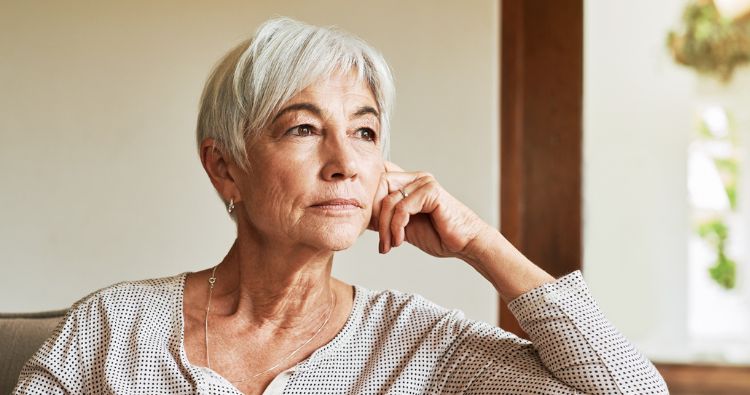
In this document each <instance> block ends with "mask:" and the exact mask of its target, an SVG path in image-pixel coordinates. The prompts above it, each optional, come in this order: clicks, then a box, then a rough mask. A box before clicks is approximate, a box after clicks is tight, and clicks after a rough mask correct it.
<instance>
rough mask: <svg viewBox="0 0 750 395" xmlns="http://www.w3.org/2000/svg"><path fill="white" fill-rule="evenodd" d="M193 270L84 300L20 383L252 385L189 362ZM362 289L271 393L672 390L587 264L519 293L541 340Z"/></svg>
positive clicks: (530, 328)
mask: <svg viewBox="0 0 750 395" xmlns="http://www.w3.org/2000/svg"><path fill="white" fill-rule="evenodd" d="M185 276H186V273H183V274H180V275H177V276H173V277H167V278H161V279H154V280H143V281H133V282H123V283H119V284H116V285H113V286H110V287H108V288H105V289H102V290H99V291H97V292H94V293H93V294H91V295H89V296H87V297H85V298H84V299H82V300H80V301H78V302H76V303H75V304H74V305H73V307H72V308H71V309H70V311H69V312H68V314H67V316H66V317H65V319H64V320H63V321H62V322H61V323H60V325H59V326H58V327H57V328H56V329H55V330H54V332H53V334H52V336H51V337H50V338H49V339H48V340H47V341H46V342H45V343H44V345H43V346H42V347H41V348H40V349H39V351H37V353H36V354H35V355H34V356H33V357H32V358H31V359H30V360H29V361H28V362H27V363H26V365H25V366H24V367H23V369H22V371H21V375H20V378H19V382H18V384H17V386H16V388H15V390H14V393H15V394H63V393H72V394H111V393H113V394H157V393H158V394H240V393H241V392H240V391H238V390H237V388H235V387H234V386H232V384H231V383H229V382H228V381H227V380H226V379H224V378H223V377H221V376H220V375H219V374H217V373H216V372H213V371H212V370H210V369H208V368H205V367H200V366H195V365H191V364H190V363H189V362H188V360H187V357H186V354H185V348H184V344H183V339H184V322H183V315H182V295H183V287H184V284H185ZM354 289H355V300H354V307H353V309H352V313H351V315H350V317H349V319H348V321H347V322H346V324H345V325H344V328H343V329H342V330H341V331H340V332H339V333H338V335H336V337H335V338H334V339H333V340H331V341H330V342H329V343H328V344H327V345H325V346H323V347H321V348H320V349H318V350H316V351H315V352H314V353H313V354H312V355H311V356H310V357H309V358H307V359H306V360H304V361H302V362H300V363H299V364H297V365H296V366H294V367H293V368H291V369H289V370H286V371H284V372H281V373H280V374H279V375H278V376H276V377H275V379H274V380H273V381H272V382H271V384H270V385H269V386H268V388H267V389H266V392H265V393H267V394H580V393H585V394H666V393H668V391H667V387H666V385H665V384H664V381H663V380H662V378H661V376H660V375H659V373H658V372H657V371H656V369H654V366H653V365H652V364H651V363H650V362H649V361H648V360H647V359H646V358H644V357H643V356H642V355H641V354H639V353H638V351H637V350H636V349H635V348H634V347H633V345H632V344H630V343H629V342H628V341H627V340H625V338H623V336H622V335H621V334H620V333H619V332H618V331H617V330H616V329H615V328H614V327H613V326H612V324H610V322H609V321H607V320H606V319H605V318H604V316H603V315H602V312H601V311H600V310H599V308H598V307H597V305H596V303H595V302H594V301H593V299H592V298H591V295H590V294H589V292H588V289H587V287H586V285H585V283H584V281H583V279H582V277H581V274H580V272H574V273H571V274H569V275H567V276H565V277H562V278H561V279H559V280H557V281H556V282H554V283H551V284H545V285H543V286H541V287H539V288H536V289H534V290H532V291H529V292H528V293H526V294H524V295H521V296H520V297H518V298H517V299H515V300H514V301H512V302H511V303H510V305H509V307H510V309H511V311H512V312H513V314H514V315H515V316H516V317H517V318H518V319H519V322H520V323H521V326H522V327H523V328H524V330H525V331H526V332H527V333H528V334H529V337H530V338H531V341H526V340H523V339H519V338H517V337H515V336H514V335H512V334H510V333H507V332H505V331H503V330H502V329H500V328H497V327H495V326H494V325H490V324H488V323H484V322H479V321H473V320H470V319H467V318H465V317H464V315H463V313H462V312H461V311H459V310H448V309H445V308H443V307H440V306H437V305H435V304H434V303H431V302H429V301H427V300H425V299H424V298H422V297H421V296H419V295H413V294H406V293H401V292H398V291H383V292H375V291H371V290H367V289H365V288H363V287H360V286H355V287H354Z"/></svg>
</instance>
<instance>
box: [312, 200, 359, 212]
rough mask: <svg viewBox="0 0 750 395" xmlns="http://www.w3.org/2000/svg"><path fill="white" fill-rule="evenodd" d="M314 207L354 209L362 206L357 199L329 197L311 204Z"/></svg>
mask: <svg viewBox="0 0 750 395" xmlns="http://www.w3.org/2000/svg"><path fill="white" fill-rule="evenodd" d="M312 207H314V208H319V209H324V210H355V209H360V208H362V203H360V202H359V200H357V199H340V198H339V199H330V200H325V201H322V202H319V203H316V204H314V205H312Z"/></svg>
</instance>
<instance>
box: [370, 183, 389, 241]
mask: <svg viewBox="0 0 750 395" xmlns="http://www.w3.org/2000/svg"><path fill="white" fill-rule="evenodd" d="M386 196H388V180H386V179H385V173H383V174H381V176H380V181H379V182H378V187H377V189H376V190H375V197H374V199H373V201H372V213H371V214H370V223H369V224H368V226H367V229H370V230H374V231H377V230H378V228H379V220H380V210H381V205H382V201H383V199H384V198H385V197H386Z"/></svg>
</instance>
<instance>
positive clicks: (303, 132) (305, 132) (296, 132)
mask: <svg viewBox="0 0 750 395" xmlns="http://www.w3.org/2000/svg"><path fill="white" fill-rule="evenodd" d="M287 134H291V135H293V136H300V137H305V136H310V135H312V134H313V127H312V126H311V125H299V126H295V127H293V128H291V129H289V130H288V131H287Z"/></svg>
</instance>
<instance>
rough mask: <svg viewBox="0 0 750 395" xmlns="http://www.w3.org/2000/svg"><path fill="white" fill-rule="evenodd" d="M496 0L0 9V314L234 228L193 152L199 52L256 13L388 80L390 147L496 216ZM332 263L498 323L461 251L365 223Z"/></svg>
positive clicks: (353, 276)
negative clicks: (333, 46) (324, 41)
mask: <svg viewBox="0 0 750 395" xmlns="http://www.w3.org/2000/svg"><path fill="white" fill-rule="evenodd" d="M497 8H498V5H497V2H496V1H493V0H482V1H480V0H473V1H470V2H456V1H449V0H446V1H434V0H420V1H415V0H411V1H397V0H389V1H379V2H366V1H343V0H341V1H316V2H309V1H301V0H300V1H285V2H276V1H270V0H269V1H252V2H250V1H220V2H184V1H158V2H151V1H130V2H118V4H116V5H115V4H114V3H113V2H86V1H68V2H56V1H39V2H10V3H5V4H3V6H2V10H0V53H1V54H2V56H0V137H1V140H0V188H1V191H2V192H1V193H0V264H1V265H2V272H1V273H2V275H0V311H29V310H42V309H52V308H61V307H64V306H67V305H70V304H71V303H72V302H74V301H75V300H77V299H78V298H80V297H82V296H83V295H85V294H86V293H88V292H90V291H92V290H95V289H98V288H101V287H104V286H107V285H109V284H112V283H114V282H117V281H121V280H130V279H141V278H149V277H157V276H166V275H171V274H176V273H179V272H182V271H193V270H200V269H203V268H206V267H208V266H210V265H213V264H215V263H216V262H217V261H218V260H220V259H221V258H222V257H223V255H224V253H225V252H226V250H227V248H228V246H229V245H230V244H231V242H232V240H233V237H234V230H233V226H232V223H231V222H230V221H229V219H228V218H227V216H226V215H225V213H224V209H223V207H222V205H221V203H220V202H219V200H218V199H217V197H216V196H215V193H214V191H213V190H212V187H211V185H210V183H209V182H208V180H207V177H206V176H205V174H204V172H203V170H202V168H201V166H200V163H199V161H198V158H197V155H196V149H195V143H194V137H193V136H194V124H195V119H196V111H197V105H198V98H199V95H200V91H201V88H202V84H203V82H204V81H205V78H206V77H207V75H208V72H209V70H210V68H211V67H212V65H213V64H214V63H215V62H216V61H217V60H218V58H219V57H220V56H221V55H222V54H223V53H224V52H225V51H226V50H228V49H229V48H230V47H232V46H233V45H234V44H236V43H237V42H239V41H240V40H242V39H244V38H246V37H248V36H249V35H251V34H252V32H253V31H254V30H255V28H256V27H257V26H258V25H259V24H260V23H261V22H262V21H264V20H266V19H268V18H270V17H273V16H277V15H286V16H291V17H295V18H298V19H301V20H304V21H308V22H310V23H315V24H326V25H328V24H336V25H339V26H341V27H342V28H344V29H347V30H349V31H352V32H354V33H355V34H357V35H359V36H361V37H363V38H364V39H365V40H366V41H368V42H370V43H371V44H372V45H374V46H375V47H376V48H378V49H380V50H381V51H382V52H383V53H384V54H385V57H386V59H387V60H388V61H389V62H390V64H391V66H392V68H393V70H394V72H395V77H396V84H397V90H398V95H397V107H396V114H395V118H394V120H393V149H392V159H393V160H394V161H395V162H396V163H399V164H400V165H401V166H402V167H404V168H406V169H423V170H427V171H430V172H432V173H433V174H435V175H436V176H437V178H438V180H440V181H441V183H442V184H443V185H444V187H445V188H446V189H447V190H448V191H450V192H452V193H453V194H454V195H455V196H457V197H458V198H459V199H461V200H462V201H464V202H465V203H467V204H468V205H469V206H470V207H472V208H474V209H475V210H476V211H477V212H478V213H479V214H480V215H481V216H482V217H483V218H485V220H487V221H489V222H490V223H492V224H496V223H497V221H496V219H497V216H498V213H497V202H498V195H497V190H498V181H497V179H498V171H497V168H498V149H497V147H498V138H497V110H498V105H497V102H498V101H497V91H498V83H497V75H498V73H497V67H498V66H497V55H498V52H497V47H498V9H497ZM335 274H336V275H337V276H339V277H341V278H343V279H344V280H347V281H350V282H353V283H359V284H362V285H364V286H367V287H371V288H375V289H379V288H397V289H402V290H406V291H413V292H419V293H422V294H424V295H425V296H426V297H428V298H429V299H432V300H434V301H435V302H438V303H440V304H443V305H446V306H449V307H458V308H461V309H463V310H465V311H466V312H467V314H468V315H469V316H470V317H473V318H477V319H481V320H485V321H489V322H495V321H496V313H495V311H496V303H495V296H494V295H495V294H494V290H493V289H492V287H491V286H490V285H489V284H487V283H486V282H485V280H484V279H483V278H482V277H481V276H480V275H478V274H476V273H475V272H474V271H473V269H471V268H470V267H469V266H468V265H466V264H463V263H461V262H458V261H449V260H444V261H437V260H435V259H433V258H430V257H428V256H426V255H425V254H422V253H420V252H418V251H416V250H415V249H414V248H410V247H402V248H400V249H397V250H395V251H394V252H392V253H391V254H389V255H388V256H379V254H377V238H376V237H375V235H374V234H370V233H368V234H366V235H365V236H363V237H362V239H361V240H360V241H359V242H358V244H356V245H355V246H354V247H353V248H352V249H351V250H349V251H346V252H344V253H341V254H339V255H338V256H337V258H336V264H335Z"/></svg>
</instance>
